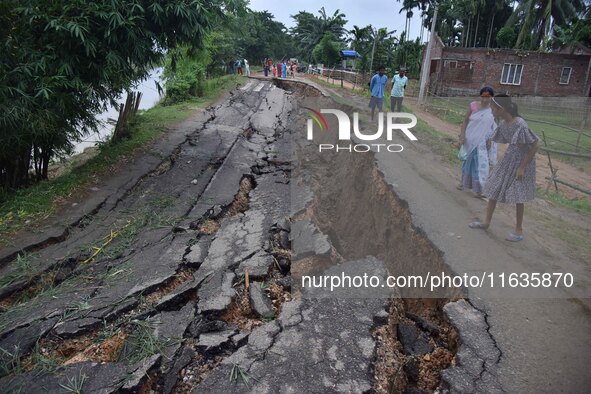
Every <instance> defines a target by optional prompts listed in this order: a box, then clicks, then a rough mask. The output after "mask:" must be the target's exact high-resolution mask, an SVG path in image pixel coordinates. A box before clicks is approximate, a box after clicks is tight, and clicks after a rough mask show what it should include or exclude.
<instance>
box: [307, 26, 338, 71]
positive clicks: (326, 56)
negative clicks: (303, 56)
mask: <svg viewBox="0 0 591 394" xmlns="http://www.w3.org/2000/svg"><path fill="white" fill-rule="evenodd" d="M340 50H341V44H340V43H339V42H338V41H337V40H335V38H334V36H333V35H332V33H330V32H326V33H325V34H324V37H322V39H321V40H320V42H319V43H318V44H317V45H316V46H315V47H314V50H313V51H312V57H313V58H314V60H315V61H316V62H317V63H322V64H324V65H325V66H333V65H335V64H336V63H337V62H338V60H339V55H340V53H339V51H340Z"/></svg>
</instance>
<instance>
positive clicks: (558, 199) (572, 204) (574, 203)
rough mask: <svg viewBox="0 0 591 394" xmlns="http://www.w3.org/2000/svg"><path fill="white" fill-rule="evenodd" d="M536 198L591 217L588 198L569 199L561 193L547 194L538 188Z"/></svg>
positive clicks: (550, 192)
mask: <svg viewBox="0 0 591 394" xmlns="http://www.w3.org/2000/svg"><path fill="white" fill-rule="evenodd" d="M536 197H539V198H543V199H545V200H548V201H551V202H553V203H555V204H557V205H561V206H563V207H566V208H570V209H573V210H575V211H577V212H578V213H583V214H586V215H591V203H590V202H589V199H587V198H584V197H582V198H567V197H565V196H564V195H562V194H561V193H557V192H552V191H549V192H545V191H543V190H542V189H540V188H538V189H537V190H536Z"/></svg>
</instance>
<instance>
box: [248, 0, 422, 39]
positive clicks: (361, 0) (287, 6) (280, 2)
mask: <svg viewBox="0 0 591 394" xmlns="http://www.w3.org/2000/svg"><path fill="white" fill-rule="evenodd" d="M321 7H324V8H325V9H326V13H327V14H328V15H332V14H333V12H335V11H336V10H337V9H339V10H341V12H342V13H344V14H345V15H346V19H347V20H348V21H349V22H348V23H347V25H346V28H347V29H349V30H350V29H352V28H353V25H357V26H359V27H363V26H367V25H369V24H371V25H373V26H374V27H386V28H388V30H396V35H398V34H400V33H401V32H402V31H404V19H405V16H404V13H402V14H399V13H398V12H399V11H400V8H401V7H402V3H401V2H398V1H396V0H369V1H368V0H336V1H330V0H250V8H251V9H252V10H255V11H265V10H267V11H269V12H270V13H272V14H273V15H274V16H275V19H276V20H278V21H280V22H282V23H283V24H284V25H285V26H287V27H292V26H293V24H294V23H293V19H291V18H290V15H294V14H297V13H298V11H308V12H311V13H313V14H315V15H318V10H319V9H320V8H321ZM414 14H415V16H414V17H413V20H412V23H411V27H410V38H411V39H414V38H416V37H418V36H419V33H420V30H419V29H420V25H421V19H420V16H419V15H420V12H419V11H418V10H415V12H414ZM426 33H427V31H425V33H424V34H423V37H424V38H423V39H424V40H426V38H425V37H426V36H427V34H426Z"/></svg>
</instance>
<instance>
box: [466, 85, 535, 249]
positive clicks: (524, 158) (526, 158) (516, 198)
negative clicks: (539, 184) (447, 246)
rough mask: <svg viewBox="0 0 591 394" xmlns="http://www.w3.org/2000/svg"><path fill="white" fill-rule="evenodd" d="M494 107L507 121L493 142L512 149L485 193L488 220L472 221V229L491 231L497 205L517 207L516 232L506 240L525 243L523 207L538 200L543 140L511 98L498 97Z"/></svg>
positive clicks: (496, 170)
mask: <svg viewBox="0 0 591 394" xmlns="http://www.w3.org/2000/svg"><path fill="white" fill-rule="evenodd" d="M491 108H492V111H493V114H494V115H495V117H496V118H497V119H501V120H502V121H503V123H502V124H501V125H500V126H499V127H498V128H497V129H496V131H495V133H494V135H493V137H492V140H493V141H494V142H498V143H501V144H509V146H508V147H507V151H506V152H505V155H504V156H503V158H502V159H501V161H500V162H499V164H498V165H497V166H496V167H494V168H493V171H492V173H491V175H490V177H489V179H488V182H487V183H486V185H485V186H484V189H483V194H484V195H485V196H486V197H488V199H489V200H488V206H487V209H486V219H485V221H484V222H478V221H477V222H472V223H470V227H471V228H479V229H484V230H486V229H488V227H489V226H490V222H491V219H492V216H493V213H494V211H495V208H496V206H497V202H501V203H507V204H515V205H516V224H515V232H513V233H510V234H509V236H508V237H507V238H506V239H507V241H512V242H518V241H521V240H523V228H522V223H523V212H524V205H523V204H524V203H525V202H527V201H531V200H533V199H534V193H535V190H536V161H535V155H536V152H537V150H538V140H539V138H538V136H537V135H535V134H534V133H533V132H532V131H531V130H530V129H529V127H528V126H527V123H526V122H525V120H523V118H521V116H519V114H518V112H517V104H515V103H514V102H513V101H511V98H510V97H508V96H507V95H504V94H500V95H498V96H496V97H494V98H493V99H492V103H491Z"/></svg>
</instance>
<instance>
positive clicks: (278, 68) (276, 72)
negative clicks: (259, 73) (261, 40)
mask: <svg viewBox="0 0 591 394" xmlns="http://www.w3.org/2000/svg"><path fill="white" fill-rule="evenodd" d="M297 68H298V64H297V62H296V61H292V60H289V61H286V59H281V61H279V62H277V63H276V64H275V63H273V59H265V60H264V62H263V72H264V73H265V77H268V76H269V75H272V76H273V77H278V78H287V74H288V73H289V76H290V77H292V78H295V76H296V72H297Z"/></svg>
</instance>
